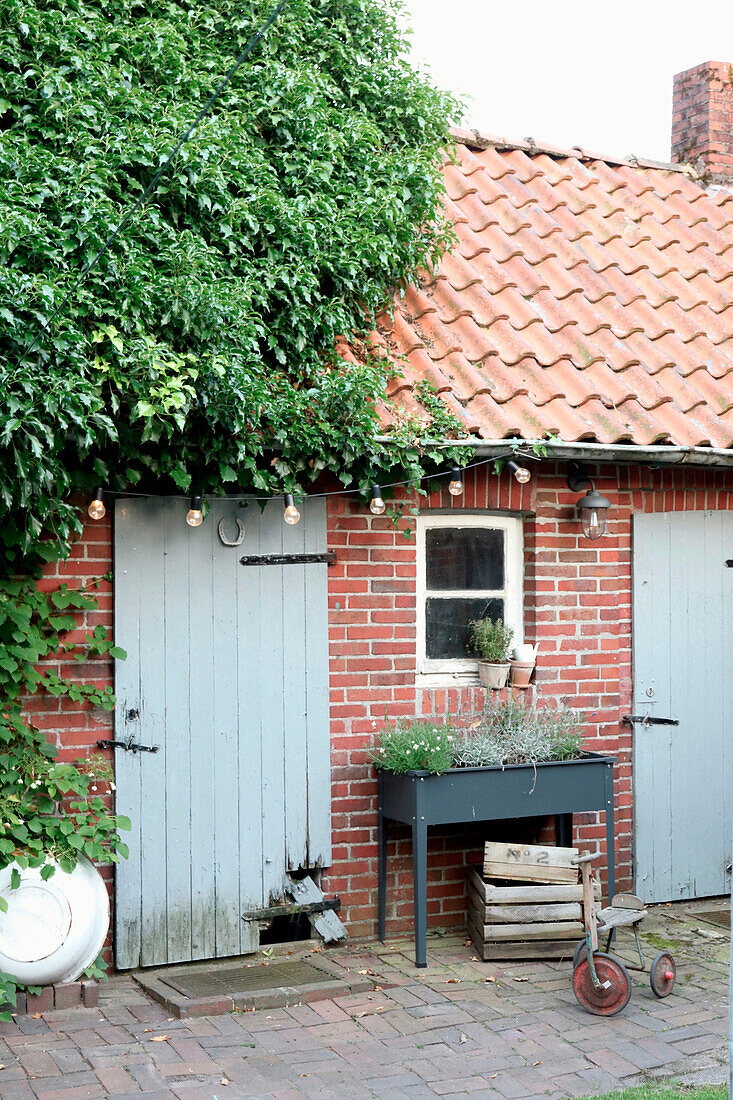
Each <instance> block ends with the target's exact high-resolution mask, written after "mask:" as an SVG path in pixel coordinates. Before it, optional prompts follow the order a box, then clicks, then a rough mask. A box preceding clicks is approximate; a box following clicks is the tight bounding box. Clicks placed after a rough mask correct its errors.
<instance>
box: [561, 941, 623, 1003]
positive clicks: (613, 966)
mask: <svg viewBox="0 0 733 1100" xmlns="http://www.w3.org/2000/svg"><path fill="white" fill-rule="evenodd" d="M580 956H581V957H580V959H579V961H578V965H577V966H576V967H575V969H574V970H573V993H574V994H575V997H576V1000H577V1001H578V1004H580V1005H582V1006H583V1008H584V1009H585V1010H586V1012H592V1013H593V1015H594V1016H616V1015H617V1014H618V1013H619V1012H622V1011H623V1010H624V1009H625V1008H626V1006H627V1004H628V1003H629V997H630V996H631V978H630V977H629V972H628V970H627V969H626V967H625V966H624V964H623V963H622V962H619V960H618V959H616V958H614V957H613V955H605V954H603V953H602V952H600V951H597V952H595V953H594V955H593V965H594V966H595V970H596V975H597V977H598V980H599V982H600V988H598V989H597V988H596V987H595V985H594V984H593V975H592V974H591V969H590V960H589V958H588V955H587V954H586V955H583V953H582V952H580ZM606 982H607V983H608V986H607V988H603V987H604V985H605V983H606Z"/></svg>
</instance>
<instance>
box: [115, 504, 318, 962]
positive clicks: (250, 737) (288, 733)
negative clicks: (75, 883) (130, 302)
mask: <svg viewBox="0 0 733 1100" xmlns="http://www.w3.org/2000/svg"><path fill="white" fill-rule="evenodd" d="M301 512H302V519H301V522H300V523H299V524H298V525H297V526H295V527H289V526H287V525H286V524H284V523H283V509H282V506H281V505H280V503H279V502H272V503H269V504H268V505H267V506H266V507H265V509H264V511H262V510H261V509H260V507H259V505H258V504H256V503H251V504H250V505H249V506H247V507H245V508H242V507H241V506H240V505H239V503H238V502H236V501H227V502H219V503H214V504H213V505H212V508H211V512H210V514H209V515H208V517H207V518H206V520H205V522H204V524H203V525H202V526H201V527H199V528H191V527H189V526H188V525H187V524H186V522H185V515H186V504H185V503H184V502H182V501H180V500H172V499H161V498H145V499H136V500H121V501H119V502H118V504H117V507H116V510H115V633H116V641H117V644H118V645H120V646H122V648H123V649H125V650H126V651H127V654H128V656H127V660H126V661H118V662H117V664H116V691H117V699H118V702H117V710H116V726H115V737H116V738H117V739H119V740H121V741H127V740H128V739H129V738H130V737H131V738H132V741H133V743H137V744H142V745H147V746H157V751H156V752H154V753H151V752H145V751H138V752H131V751H126V750H124V749H119V748H118V749H117V750H116V761H115V765H116V773H117V774H116V782H117V807H118V810H119V812H120V813H124V814H127V815H128V816H129V817H130V819H131V820H132V826H133V827H132V833H131V835H130V841H129V846H130V858H129V859H128V860H126V861H123V863H121V864H120V865H119V866H118V868H117V872H116V888H115V899H116V902H115V910H116V959H117V966H118V967H120V968H126V967H132V966H138V965H142V966H151V965H159V964H162V963H169V962H171V963H172V962H181V961H185V960H189V959H205V958H214V957H218V956H226V955H236V954H240V953H245V952H247V951H249V950H254V949H255V948H256V946H257V943H256V933H254V934H253V931H252V926H251V925H249V924H246V923H245V922H243V921H242V920H241V914H242V912H243V911H244V910H246V909H250V908H258V907H261V906H264V905H269V904H270V902H271V900H274V899H277V898H280V897H282V887H283V878H284V875H285V874H286V872H287V871H289V870H293V869H296V868H298V867H317V866H327V865H328V863H329V862H330V833H331V826H330V764H329V760H330V752H329V729H328V652H327V599H326V568H327V566H326V565H325V564H320V563H319V564H296V565H293V564H287V565H255V566H252V565H241V564H240V558H241V557H242V556H243V555H264V554H300V553H313V552H323V551H325V550H326V513H325V502H324V501H322V500H315V501H306V502H305V503H304V505H303V506H302V507H301ZM237 519H240V520H241V521H242V522H243V523H244V527H245V534H244V540H243V541H242V543H241V545H239V546H230V545H226V544H225V541H223V540H222V538H221V537H220V534H219V523H220V521H221V522H222V523H223V527H222V534H223V536H224V540H233V539H234V538H235V536H236V534H237V525H236V520H237ZM126 839H127V838H126Z"/></svg>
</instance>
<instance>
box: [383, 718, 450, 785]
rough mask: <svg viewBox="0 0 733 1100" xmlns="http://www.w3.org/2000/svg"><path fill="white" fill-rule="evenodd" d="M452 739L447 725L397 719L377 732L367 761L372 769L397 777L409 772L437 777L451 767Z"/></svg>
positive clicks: (422, 720) (413, 719) (411, 719)
mask: <svg viewBox="0 0 733 1100" xmlns="http://www.w3.org/2000/svg"><path fill="white" fill-rule="evenodd" d="M454 736H455V735H454V733H453V730H452V729H451V727H450V725H448V723H447V722H444V723H438V722H436V721H435V720H430V719H421V718H410V719H407V718H398V719H397V720H396V722H394V724H393V725H390V726H387V727H385V728H384V729H383V730H382V731H381V733H380V734H379V736H378V738H377V739H376V741H375V744H374V745H373V746H372V748H371V750H370V754H369V759H370V760H371V761H372V763H373V764H374V766H375V767H376V768H381V769H383V770H384V771H389V772H394V773H395V774H397V775H404V773H405V772H412V771H425V772H430V773H431V774H432V775H439V774H440V772H445V771H447V770H448V768H450V766H451V763H452V757H453V740H454Z"/></svg>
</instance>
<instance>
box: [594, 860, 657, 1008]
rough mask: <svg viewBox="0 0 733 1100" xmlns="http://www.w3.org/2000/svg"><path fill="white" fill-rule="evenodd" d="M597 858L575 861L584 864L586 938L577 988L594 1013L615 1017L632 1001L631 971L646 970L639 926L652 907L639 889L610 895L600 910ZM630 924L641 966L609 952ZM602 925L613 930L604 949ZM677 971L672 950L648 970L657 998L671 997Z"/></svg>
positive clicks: (608, 930) (606, 929) (606, 930)
mask: <svg viewBox="0 0 733 1100" xmlns="http://www.w3.org/2000/svg"><path fill="white" fill-rule="evenodd" d="M592 860H593V856H591V855H590V854H589V853H588V852H584V853H583V855H582V856H577V857H576V858H575V859H573V861H572V862H573V863H575V864H577V865H578V866H579V867H580V873H581V876H582V880H583V924H584V926H585V939H583V940H581V941H580V943H579V944H578V946H577V947H576V948H575V954H574V955H573V993H574V994H575V996H576V998H577V1000H578V1002H579V1003H580V1004H581V1005H582V1006H583V1008H584V1009H586V1011H587V1012H592V1013H593V1015H594V1016H615V1015H616V1014H617V1013H619V1012H621V1011H622V1010H623V1009H624V1008H626V1005H627V1004H628V1003H629V997H630V996H631V978H630V977H629V970H639V971H641V972H642V973H646V964H645V962H644V952H643V951H642V948H641V942H640V940H639V925H640V924H641V922H642V921H643V919H644V917H645V916H646V912H647V911H646V909H645V908H644V902H643V901H642V900H641V898H637V897H635V895H634V894H616V895H615V896H614V897H613V898H612V899H611V904H610V905H609V906H607V907H606V908H605V909H601V910H600V912H598V913H597V912H596V905H595V901H594V898H593V880H592V878H591V866H590V865H591V862H592ZM628 927H631V928H633V929H634V936H635V938H636V949H637V951H638V952H639V964H640V965H639V966H636V965H633V964H631V963H627V964H626V966H624V964H623V963H622V962H621V961H620V960H619V959H617V958H615V957H614V956H613V955H609V953H608V951H609V948H610V946H611V940H612V939H613V935H614V932H615V931H616V930H617V929H619V928H628ZM599 928H600V930H601V931H602V932H608V939H607V940H606V947H605V950H604V951H601V950H600V948H599V946H598V930H599ZM676 973H677V968H676V965H675V961H674V959H673V957H672V956H671V955H670V953H669V952H668V951H660V952H659V954H658V955H657V956H656V957H655V959H654V961H653V963H652V965H651V968H650V970H649V982H650V984H651V987H652V992H653V993H654V994H655V995H656V996H657V997H668V996H669V994H670V993H671V992H672V989H673V988H674V982H675V976H676Z"/></svg>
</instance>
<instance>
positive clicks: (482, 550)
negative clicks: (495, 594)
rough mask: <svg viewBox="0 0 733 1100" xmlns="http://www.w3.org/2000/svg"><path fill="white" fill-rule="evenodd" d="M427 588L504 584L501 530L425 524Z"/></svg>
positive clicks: (484, 586) (477, 586)
mask: <svg viewBox="0 0 733 1100" xmlns="http://www.w3.org/2000/svg"><path fill="white" fill-rule="evenodd" d="M425 555H426V559H427V560H426V573H427V588H428V591H434V590H438V591H440V590H445V589H451V588H453V589H456V588H464V589H465V588H483V589H486V588H489V589H491V588H493V589H497V588H503V587H504V532H503V531H501V530H497V529H496V528H491V527H428V529H427V530H426V532H425Z"/></svg>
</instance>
